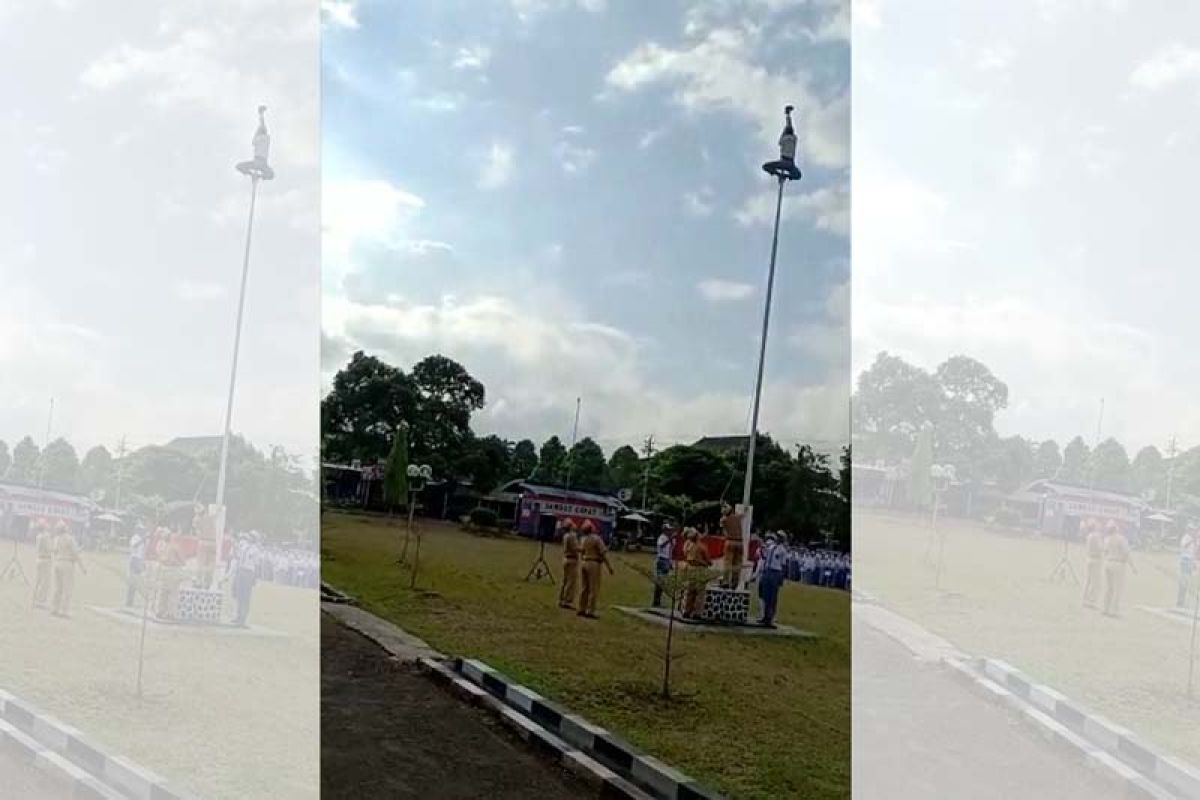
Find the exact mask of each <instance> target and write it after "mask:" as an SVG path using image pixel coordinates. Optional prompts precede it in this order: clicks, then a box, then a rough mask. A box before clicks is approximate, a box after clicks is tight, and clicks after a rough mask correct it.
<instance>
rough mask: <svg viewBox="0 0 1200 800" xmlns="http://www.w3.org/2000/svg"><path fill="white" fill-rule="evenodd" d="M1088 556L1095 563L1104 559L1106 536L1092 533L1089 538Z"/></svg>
mask: <svg viewBox="0 0 1200 800" xmlns="http://www.w3.org/2000/svg"><path fill="white" fill-rule="evenodd" d="M1087 556H1088V558H1089V559H1091V560H1093V561H1099V560H1100V559H1101V558H1103V557H1104V534H1102V533H1098V532H1094V531H1093V532H1092V533H1089V534H1088V537H1087Z"/></svg>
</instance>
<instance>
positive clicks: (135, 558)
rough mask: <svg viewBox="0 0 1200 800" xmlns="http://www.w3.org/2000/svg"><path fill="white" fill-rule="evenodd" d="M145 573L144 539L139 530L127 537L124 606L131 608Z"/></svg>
mask: <svg viewBox="0 0 1200 800" xmlns="http://www.w3.org/2000/svg"><path fill="white" fill-rule="evenodd" d="M145 572H146V539H145V537H144V536H142V530H141V528H138V529H137V530H135V531H134V532H133V536H130V537H129V578H128V579H127V580H126V583H125V605H126V606H132V605H133V599H134V596H135V595H136V594H137V591H138V589H139V588H140V587H139V584H140V583H141V581H142V575H143V574H144V573H145Z"/></svg>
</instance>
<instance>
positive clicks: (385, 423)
mask: <svg viewBox="0 0 1200 800" xmlns="http://www.w3.org/2000/svg"><path fill="white" fill-rule="evenodd" d="M415 410H416V394H415V392H414V389H413V386H412V384H411V382H410V381H409V379H408V378H407V376H405V374H404V373H403V372H402V371H400V370H399V369H397V368H395V367H393V366H391V365H390V364H385V363H384V362H383V361H380V360H379V359H378V358H376V357H375V356H368V355H366V354H364V353H363V352H362V351H359V352H357V353H355V354H354V355H353V356H351V357H350V361H349V363H347V364H346V366H345V367H343V368H342V369H341V370H339V371H338V373H337V375H335V376H334V378H333V388H332V389H331V390H330V392H329V394H328V395H326V396H325V398H324V399H323V400H322V401H321V453H322V458H323V459H325V460H329V461H342V462H350V461H355V460H359V461H361V462H362V463H364V464H376V463H378V462H379V461H380V460H381V459H383V458H384V457H385V456H386V455H387V453H388V450H389V449H390V447H391V444H392V436H393V434H394V433H395V431H396V427H397V426H398V425H399V424H400V423H401V422H406V421H407V422H412V421H413V416H414V412H415Z"/></svg>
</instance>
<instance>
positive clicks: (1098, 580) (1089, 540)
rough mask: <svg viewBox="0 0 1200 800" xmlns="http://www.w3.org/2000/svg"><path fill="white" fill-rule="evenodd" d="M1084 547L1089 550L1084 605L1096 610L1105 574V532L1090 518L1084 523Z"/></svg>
mask: <svg viewBox="0 0 1200 800" xmlns="http://www.w3.org/2000/svg"><path fill="white" fill-rule="evenodd" d="M1081 527H1082V530H1083V533H1084V536H1085V538H1084V546H1085V548H1086V550H1087V579H1086V581H1087V582H1086V583H1085V584H1084V585H1083V605H1084V607H1085V608H1095V607H1096V599H1097V598H1098V597H1099V596H1100V585H1101V584H1102V583H1103V580H1104V579H1103V577H1102V576H1103V574H1104V532H1103V531H1102V530H1101V529H1100V523H1099V522H1097V521H1096V520H1094V519H1092V518H1091V517H1088V518H1087V519H1085V520H1084V521H1083V524H1082V526H1081Z"/></svg>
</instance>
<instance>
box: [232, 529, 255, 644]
mask: <svg viewBox="0 0 1200 800" xmlns="http://www.w3.org/2000/svg"><path fill="white" fill-rule="evenodd" d="M257 536H258V534H257V533H253V532H252V533H250V534H247V535H243V536H242V537H240V538H239V540H238V543H237V545H236V546H235V547H234V550H233V559H232V560H231V561H230V562H229V573H230V575H232V577H233V600H234V603H236V605H237V611H236V612H235V615H234V618H233V624H234V625H237V626H239V627H242V628H244V627H246V618H247V617H248V616H249V615H250V599H251V598H252V597H253V596H254V584H255V583H256V582H257V580H258V562H259V559H260V558H261V550H260V549H259V547H258V545H257V543H256V542H255V538H256V537H257Z"/></svg>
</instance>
